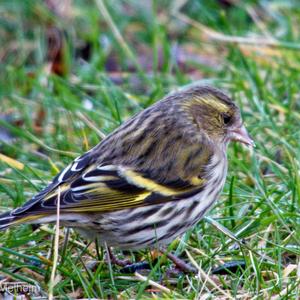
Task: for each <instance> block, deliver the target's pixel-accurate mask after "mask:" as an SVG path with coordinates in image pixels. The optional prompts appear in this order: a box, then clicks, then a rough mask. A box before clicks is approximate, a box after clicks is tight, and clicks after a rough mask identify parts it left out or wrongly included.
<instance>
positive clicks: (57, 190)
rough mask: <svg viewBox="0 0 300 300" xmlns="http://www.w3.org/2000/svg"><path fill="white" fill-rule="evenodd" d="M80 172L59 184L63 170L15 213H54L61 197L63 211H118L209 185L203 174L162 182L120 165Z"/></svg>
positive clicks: (189, 193) (175, 197)
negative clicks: (201, 176)
mask: <svg viewBox="0 0 300 300" xmlns="http://www.w3.org/2000/svg"><path fill="white" fill-rule="evenodd" d="M69 168H70V167H69ZM71 169H72V167H71V168H70V170H71ZM70 170H69V171H70ZM73 170H75V168H74V169H73ZM67 172H68V171H65V174H66V173H67ZM80 173H81V176H79V177H77V178H75V179H73V180H71V181H70V180H64V181H61V183H60V184H58V183H57V182H58V180H59V179H60V180H61V179H62V178H63V176H64V174H63V173H61V175H60V176H61V178H59V177H57V178H56V181H54V182H53V183H52V185H50V188H49V187H48V188H46V189H45V190H44V191H42V192H41V193H40V194H38V195H37V196H36V197H35V198H34V199H33V200H32V201H29V202H27V203H25V204H24V206H23V207H20V208H19V209H17V210H15V211H14V212H13V215H20V214H23V213H25V214H30V215H32V214H48V213H53V212H55V211H56V207H57V200H58V197H60V209H61V212H80V213H85V212H100V213H101V212H109V211H116V210H121V209H126V208H133V207H138V206H142V205H151V204H158V203H164V202H166V201H171V200H175V201H176V200H180V199H184V198H187V197H190V196H193V195H195V194H197V193H199V192H200V191H201V190H202V189H203V188H204V186H205V179H200V178H199V177H197V178H191V179H190V180H182V179H180V178H178V179H177V180H176V181H174V180H173V181H172V182H169V183H168V182H165V183H164V184H161V183H159V182H157V181H155V180H153V179H150V178H147V176H146V174H145V173H143V174H142V173H140V172H138V171H135V170H133V169H132V168H130V167H126V166H120V165H98V166H97V165H96V164H92V165H89V167H88V168H87V169H86V170H85V171H84V172H80ZM69 176H71V174H69V175H68V177H69ZM51 186H52V187H51Z"/></svg>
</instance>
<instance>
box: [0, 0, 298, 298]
mask: <svg viewBox="0 0 300 300" xmlns="http://www.w3.org/2000/svg"><path fill="white" fill-rule="evenodd" d="M299 23H300V5H299V1H296V0H295V1H292V0H289V1H283V0H281V1H280V0H273V1H265V0H256V1H250V0H249V1H239V0H219V1H218V0H211V1H202V0H174V1H165V0H161V1H158V0H152V1H150V0H149V1H148V0H142V1H139V0H126V1H125V0H124V1H122V0H120V1H117V0H116V1H103V0H94V1H83V0H82V1H81V0H61V1H59V0H45V1H35V0H32V1H21V0H19V1H18V0H1V2H0V45H1V46H0V62H1V63H0V211H6V210H8V209H10V208H12V207H16V206H18V205H20V204H22V203H23V202H24V201H26V200H28V199H29V198H30V197H31V196H33V195H34V194H35V193H36V192H37V191H39V190H40V189H41V188H42V187H44V186H45V185H46V184H47V182H49V181H50V180H51V178H52V177H53V176H54V175H56V174H57V173H58V171H59V170H60V169H62V168H63V167H65V166H66V164H67V163H69V162H70V161H71V160H72V159H74V157H76V156H77V155H79V154H80V153H83V152H84V151H86V150H88V149H90V148H91V147H93V146H94V145H96V144H97V143H98V142H99V141H100V140H101V139H103V137H104V136H105V135H107V134H108V133H109V132H111V131H112V130H113V129H114V128H116V127H118V126H119V124H120V123H122V122H123V121H124V120H126V119H127V118H128V117H130V116H132V115H133V114H134V113H136V112H138V111H140V110H142V109H143V108H145V107H147V106H149V105H151V104H152V103H154V102H155V101H157V100H159V99H161V98H162V97H163V96H164V95H165V94H166V93H169V92H170V91H173V90H176V89H177V88H179V87H181V86H184V85H187V84H191V83H199V84H210V85H214V86H217V87H219V88H222V89H224V90H226V91H227V92H228V94H229V95H231V96H232V97H233V98H234V99H235V101H236V102H237V103H238V104H239V105H240V107H241V109H242V114H243V119H244V120H245V122H246V125H247V128H248V130H249V132H250V133H251V135H252V136H253V138H254V140H255V143H256V145H257V147H256V149H255V152H254V153H251V152H249V151H248V150H245V149H244V148H242V147H241V146H239V145H231V146H230V149H229V155H228V156H229V159H230V168H229V175H228V180H227V184H226V187H225V190H224V193H223V195H222V198H221V200H220V201H219V202H218V204H217V205H216V206H215V208H214V209H213V211H212V212H211V213H210V216H211V217H209V218H208V219H207V220H206V222H203V221H202V222H200V224H199V225H198V226H197V227H196V228H195V229H194V230H192V231H191V232H189V233H188V234H186V235H185V236H184V237H183V238H182V239H181V240H180V241H176V242H175V244H174V251H175V252H176V253H177V254H178V255H181V256H182V257H183V258H187V257H188V256H187V254H186V251H190V253H192V257H193V259H194V260H195V261H196V262H197V263H198V266H201V268H202V269H203V270H204V271H205V272H204V273H205V274H209V276H210V277H209V279H211V280H212V281H213V283H214V284H215V285H213V284H212V283H211V281H209V280H208V281H207V278H203V276H200V277H199V278H195V277H193V276H177V277H176V280H175V281H174V280H173V281H172V280H171V281H170V280H169V279H168V280H169V281H165V275H166V274H165V271H166V270H165V269H164V267H159V268H158V269H155V271H153V272H152V273H151V274H152V275H151V276H150V278H151V279H153V280H155V281H158V282H160V283H161V284H163V285H166V286H168V288H169V289H170V292H169V296H170V295H171V296H173V297H178V298H180V297H181V298H185V299H187V298H188V299H194V298H197V297H202V296H203V297H204V296H205V295H208V296H213V297H222V296H223V297H224V291H225V292H226V293H225V294H226V295H227V296H228V295H229V296H230V297H240V298H243V299H250V298H251V297H254V296H257V297H267V298H270V297H274V298H272V299H281V298H280V297H283V298H282V299H296V298H295V297H297V295H298V296H299V274H300V265H299V254H300V248H299V240H300V235H299V233H300V225H299V224H300V222H299V220H300V215H299V211H300V210H299V206H300V175H299V160H300V146H299V140H300V130H299V121H300V113H299V110H300V95H299V83H300V81H299V79H300V72H299V69H300V64H299V58H300V54H299V50H300V40H299V35H300V27H299ZM224 228H226V229H227V230H228V231H226V230H225V229H224ZM62 236H64V237H65V233H64V232H62ZM232 236H235V238H236V240H234V239H232ZM71 237H72V242H70V241H69V239H68V238H69V236H68V238H65V239H64V244H63V245H62V249H64V250H62V251H61V253H60V255H61V257H60V259H61V260H60V262H61V265H60V266H61V267H60V269H59V271H58V272H59V276H60V281H57V283H56V286H55V290H54V291H55V294H57V295H64V297H71V298H72V297H73V298H78V297H99V298H108V297H112V296H113V297H121V298H122V297H124V298H126V297H129V298H130V297H137V296H139V297H142V296H145V297H148V296H149V297H150V296H151V295H152V294H153V293H154V294H155V293H156V295H158V296H161V295H162V294H161V290H159V289H158V290H156V289H152V290H151V289H149V287H148V285H147V284H142V283H141V282H139V281H138V280H136V281H134V280H132V278H131V279H128V278H127V279H124V278H123V279H115V282H114V284H112V282H111V273H110V272H111V270H108V269H107V267H106V266H105V264H100V267H99V265H98V266H97V267H95V266H94V265H93V262H94V261H95V260H96V261H99V257H98V258H97V256H96V254H95V252H93V251H94V250H91V249H89V248H88V246H89V244H88V242H87V241H84V240H82V239H81V237H80V236H78V235H76V233H71ZM52 238H53V231H52V227H42V228H40V229H38V230H33V229H32V228H31V227H30V226H28V225H24V226H20V227H19V228H17V229H12V230H10V231H9V232H6V233H5V234H2V233H1V235H0V245H2V246H1V247H0V251H1V256H0V275H1V276H2V277H1V278H0V279H1V280H2V279H3V278H4V279H5V280H8V278H9V280H16V279H17V278H19V279H20V278H22V280H25V281H28V282H34V283H35V284H38V285H39V286H40V287H41V290H42V292H43V293H44V294H47V290H48V286H47V282H48V280H49V273H50V271H51V260H50V258H51V255H50V254H51V253H50V252H51V251H50V250H51V249H52V248H51V245H52ZM74 241H75V242H74ZM62 243H63V242H62ZM243 244H246V245H247V247H248V248H243V247H242V246H241V245H243ZM74 245H77V246H76V247H75V246H74ZM49 249H50V250H49ZM66 249H68V251H66ZM84 249H85V250H84ZM86 249H89V250H86ZM249 249H250V250H249ZM49 251H50V252H49ZM20 252H21V253H22V255H21V256H20ZM147 253H148V252H141V253H139V254H138V258H139V259H140V258H144V259H148V258H149V255H148V254H147ZM121 255H122V254H121ZM124 255H128V254H124ZM32 257H34V258H35V259H34V260H32ZM41 257H42V258H45V259H44V260H43V259H42V258H41ZM78 257H80V258H78ZM266 257H268V258H269V259H267V260H266V259H265V258H266ZM46 258H47V259H48V261H47V260H46ZM100 258H101V256H100ZM131 258H132V259H133V260H134V259H135V258H136V254H131ZM226 262H234V263H235V264H233V265H234V269H230V272H229V273H228V272H227V273H226V272H225V273H226V276H225V277H224V276H223V277H222V276H221V275H220V274H218V273H216V274H212V273H211V270H213V269H214V268H216V267H220V266H221V267H222V266H224V263H226ZM91 266H93V267H91ZM168 267H169V265H168V263H167V265H166V269H167V268H168ZM227 267H228V265H225V267H224V268H225V269H226V268H227ZM93 268H94V269H93ZM224 268H223V269H224ZM158 270H159V271H158ZM115 272H117V273H118V271H115ZM222 272H223V271H222ZM297 274H298V279H297ZM124 291H126V292H125V293H124ZM280 293H282V295H281V294H280ZM280 295H281V296H280ZM276 297H277V298H276ZM278 297H279V298H278ZM284 297H286V298H284ZM199 299H200V298H199ZM201 299H202V298H201ZM203 299H207V298H203ZM218 299H221V298H218Z"/></svg>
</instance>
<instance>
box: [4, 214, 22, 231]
mask: <svg viewBox="0 0 300 300" xmlns="http://www.w3.org/2000/svg"><path fill="white" fill-rule="evenodd" d="M16 219H18V218H16V217H15V216H13V215H12V214H11V212H10V211H8V212H5V213H3V214H2V215H0V230H4V229H6V228H7V227H9V226H10V225H13V224H15V223H16V221H17V220H16Z"/></svg>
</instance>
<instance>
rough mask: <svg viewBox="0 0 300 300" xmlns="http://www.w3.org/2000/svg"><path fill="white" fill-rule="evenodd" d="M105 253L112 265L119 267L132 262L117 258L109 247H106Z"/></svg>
mask: <svg viewBox="0 0 300 300" xmlns="http://www.w3.org/2000/svg"><path fill="white" fill-rule="evenodd" d="M107 255H108V256H109V258H110V261H111V263H112V264H114V265H117V266H120V267H125V266H127V265H130V264H132V262H131V261H130V260H129V259H119V258H117V257H116V256H115V255H114V254H113V252H112V250H111V248H110V247H107Z"/></svg>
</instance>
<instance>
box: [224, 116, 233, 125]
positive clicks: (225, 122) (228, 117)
mask: <svg viewBox="0 0 300 300" xmlns="http://www.w3.org/2000/svg"><path fill="white" fill-rule="evenodd" d="M222 118H223V122H224V124H225V125H227V124H229V123H230V121H231V116H230V115H228V114H223V115H222Z"/></svg>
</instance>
